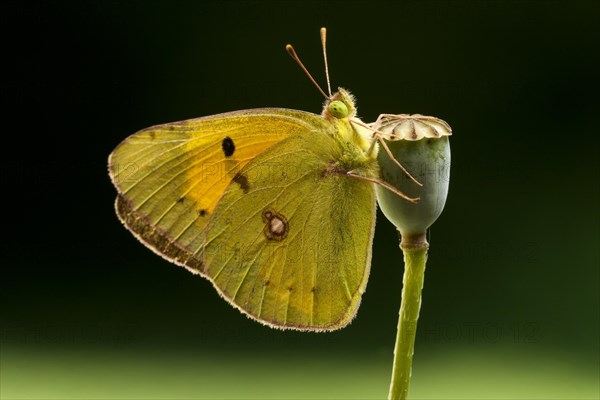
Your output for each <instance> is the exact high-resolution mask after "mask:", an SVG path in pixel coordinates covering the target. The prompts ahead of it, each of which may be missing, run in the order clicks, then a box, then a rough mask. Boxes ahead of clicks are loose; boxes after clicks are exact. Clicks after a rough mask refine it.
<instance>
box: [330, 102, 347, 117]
mask: <svg viewBox="0 0 600 400" xmlns="http://www.w3.org/2000/svg"><path fill="white" fill-rule="evenodd" d="M328 108H329V113H330V114H331V115H333V116H334V117H335V118H346V117H347V116H348V106H346V104H344V102H343V101H340V100H334V101H332V102H331V103H329V107H328Z"/></svg>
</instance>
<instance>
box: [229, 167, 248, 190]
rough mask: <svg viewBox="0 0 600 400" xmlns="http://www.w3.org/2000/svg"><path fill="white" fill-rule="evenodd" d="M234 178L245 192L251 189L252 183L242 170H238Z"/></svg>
mask: <svg viewBox="0 0 600 400" xmlns="http://www.w3.org/2000/svg"><path fill="white" fill-rule="evenodd" d="M232 180H233V181H234V182H235V183H237V184H238V185H240V189H242V191H243V192H244V194H246V193H248V191H250V184H249V183H248V178H247V177H246V175H244V174H242V173H241V172H238V173H237V174H235V176H234V177H233V179H232Z"/></svg>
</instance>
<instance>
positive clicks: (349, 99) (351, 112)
mask: <svg viewBox="0 0 600 400" xmlns="http://www.w3.org/2000/svg"><path fill="white" fill-rule="evenodd" d="M323 116H324V117H325V118H327V119H328V120H331V119H345V118H354V117H355V116H356V106H355V105H354V96H353V95H352V94H351V93H350V92H349V91H347V90H346V89H343V88H339V89H338V91H337V92H335V93H334V94H333V95H332V96H331V97H329V98H328V99H327V100H326V101H325V105H324V106H323Z"/></svg>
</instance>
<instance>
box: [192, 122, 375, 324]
mask: <svg viewBox="0 0 600 400" xmlns="http://www.w3.org/2000/svg"><path fill="white" fill-rule="evenodd" d="M341 156H342V149H341V147H340V146H339V143H338V142H336V141H334V140H333V139H332V137H331V136H329V135H327V134H324V133H323V132H314V131H312V132H307V133H306V134H304V135H298V136H294V137H290V138H288V139H285V140H284V141H282V142H280V143H279V144H277V145H276V146H273V147H271V148H269V149H267V150H266V151H264V152H263V153H261V154H260V155H258V156H257V157H256V158H255V159H253V160H252V161H251V162H250V163H248V164H247V165H246V166H245V167H244V168H242V169H241V170H240V172H239V173H238V181H237V184H232V185H230V186H229V187H228V188H227V190H226V191H225V193H224V195H223V197H222V198H221V200H220V201H219V203H218V205H217V208H216V209H215V211H214V215H213V216H212V217H211V219H210V222H209V224H208V228H207V235H206V243H205V244H204V245H203V246H204V247H203V250H202V249H197V251H198V252H200V251H205V264H204V269H203V273H204V274H205V275H206V276H207V277H208V278H209V279H210V280H211V281H212V282H213V284H214V285H215V287H216V288H217V289H218V291H219V292H220V293H221V294H222V295H223V296H224V297H225V298H226V299H227V300H228V301H229V302H231V303H232V304H234V305H235V306H237V307H238V308H240V309H241V310H242V311H244V312H245V313H247V314H248V315H250V316H251V317H252V318H255V319H257V320H259V321H260V322H263V323H266V324H268V325H271V326H275V327H279V328H284V329H285V328H292V329H299V330H333V329H338V328H341V327H343V326H345V325H347V324H348V323H349V322H350V321H351V320H352V318H353V317H354V315H355V314H356V311H357V309H358V306H359V303H360V298H361V295H362V293H363V292H364V289H365V286H366V282H367V278H368V274H369V268H370V261H371V260H370V258H371V245H372V239H373V232H374V223H375V209H376V203H375V193H374V189H373V187H372V185H371V184H370V183H369V182H365V181H362V180H357V179H352V178H349V177H348V176H346V175H344V174H339V173H338V174H336V173H333V172H331V166H332V165H333V164H334V163H335V162H336V161H337V160H339V159H340V157H341Z"/></svg>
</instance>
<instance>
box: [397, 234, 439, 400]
mask: <svg viewBox="0 0 600 400" xmlns="http://www.w3.org/2000/svg"><path fill="white" fill-rule="evenodd" d="M400 248H401V249H402V252H403V253H404V278H403V281H402V283H403V287H402V303H401V304H400V316H399V318H398V332H397V333H396V345H395V347H394V366H393V369H392V382H391V384H390V393H389V395H388V398H389V399H390V400H396V399H406V398H407V396H408V385H409V384H410V375H411V368H412V359H413V354H414V349H415V336H416V333H417V320H418V319H419V310H420V308H421V291H422V289H423V279H424V277H425V262H426V261H427V249H428V248H429V244H428V243H427V240H426V239H425V234H422V235H413V236H408V235H407V236H402V242H401V243H400Z"/></svg>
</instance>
